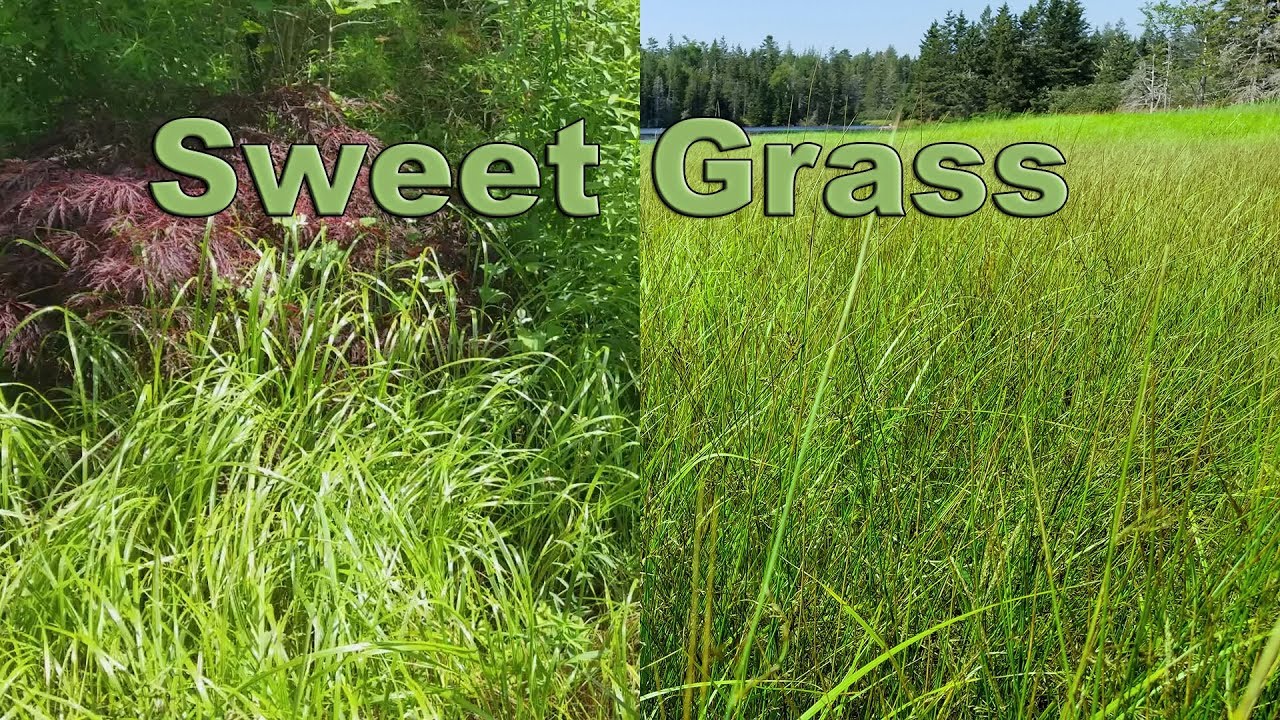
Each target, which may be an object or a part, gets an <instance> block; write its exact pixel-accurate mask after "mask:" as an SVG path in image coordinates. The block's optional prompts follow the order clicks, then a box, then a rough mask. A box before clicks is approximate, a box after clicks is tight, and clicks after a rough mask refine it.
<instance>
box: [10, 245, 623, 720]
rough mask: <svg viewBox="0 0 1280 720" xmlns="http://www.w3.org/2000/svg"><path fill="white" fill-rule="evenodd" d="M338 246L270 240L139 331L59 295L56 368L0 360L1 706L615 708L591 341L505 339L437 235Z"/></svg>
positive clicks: (606, 510)
mask: <svg viewBox="0 0 1280 720" xmlns="http://www.w3.org/2000/svg"><path fill="white" fill-rule="evenodd" d="M347 268H348V266H347V264H346V263H345V262H344V260H343V257H342V253H340V252H336V251H335V250H334V249H333V248H332V247H328V248H318V249H315V250H309V251H303V252H300V253H297V254H289V255H285V256H274V255H270V254H268V255H267V256H265V257H264V258H263V260H262V262H261V264H260V265H259V267H258V270H257V274H256V275H255V277H254V281H253V283H252V285H251V287H250V288H248V289H246V290H244V291H237V290H234V289H232V288H231V287H226V288H222V289H220V290H219V289H215V288H207V287H206V288H200V287H195V286H192V287H189V288H187V294H186V296H184V297H180V298H178V299H177V300H175V301H174V302H172V303H171V304H170V305H167V306H157V308H156V313H157V315H158V316H159V319H158V320H156V319H155V318H153V319H152V321H151V322H148V323H146V324H139V325H137V330H136V334H137V335H138V337H137V338H135V340H134V341H132V342H122V341H120V340H118V338H120V337H122V336H123V333H122V332H112V331H111V329H112V328H111V326H110V325H109V324H108V325H104V324H102V323H99V324H97V325H95V326H94V327H93V328H89V327H87V326H84V325H83V324H82V323H81V322H80V321H78V320H77V319H75V318H74V317H73V316H71V315H67V316H66V318H67V320H66V325H67V333H66V335H67V337H68V338H69V344H70V352H69V357H70V358H71V359H72V361H71V365H72V370H73V375H72V380H71V381H70V382H69V383H68V384H67V385H65V386H64V387H61V388H43V389H37V388H34V387H30V386H24V385H20V384H17V383H12V382H11V383H8V384H6V385H5V386H4V388H3V407H2V409H0V453H2V456H3V464H2V466H0V498H3V510H0V528H2V530H0V537H2V538H3V544H2V545H0V568H2V569H3V571H2V575H3V578H4V579H3V583H2V584H0V656H3V658H4V660H3V661H0V688H3V692H2V693H0V694H3V696H4V697H5V698H6V702H5V703H4V709H3V714H4V716H5V717H15V718H16V717H23V718H26V717H126V716H128V717H196V716H200V717H244V718H257V717H392V716H394V717H491V718H551V717H564V718H580V717H619V716H625V715H626V713H627V712H629V710H628V709H627V708H628V707H630V706H631V704H633V701H632V700H631V699H630V697H631V693H632V692H633V691H632V686H633V677H634V669H633V663H634V660H633V659H632V658H631V653H632V651H631V648H630V643H631V642H632V636H633V634H634V626H635V623H636V621H637V617H636V612H637V611H636V598H635V597H634V596H633V594H632V592H631V590H630V589H629V588H630V580H629V575H628V566H627V563H626V561H625V560H626V559H625V557H623V556H622V555H620V552H622V550H621V549H620V545H621V543H620V539H619V538H618V537H617V536H616V533H617V531H618V528H619V527H620V526H619V522H621V520H620V518H622V517H623V515H625V514H626V513H625V512H624V510H628V508H629V506H630V505H631V504H632V502H633V501H632V500H631V498H632V497H634V493H635V488H636V482H635V477H636V475H635V472H634V469H633V467H632V464H633V461H632V460H631V459H630V457H631V453H632V448H633V447H634V444H635V441H634V437H633V435H632V434H631V433H630V431H629V427H630V421H629V420H628V417H627V411H626V408H624V407H621V406H620V405H619V404H618V396H619V393H618V392H616V390H615V389H613V388H611V387H609V384H608V383H607V382H606V379H607V378H608V376H609V375H608V369H607V350H598V351H597V352H595V353H594V354H590V353H582V354H580V355H579V356H578V357H577V358H576V359H574V360H573V361H572V364H569V363H567V362H566V361H564V360H561V359H559V358H558V357H556V356H555V355H551V354H548V353H544V352H502V351H501V350H500V349H499V348H498V347H497V341H498V340H499V339H500V338H501V337H502V336H501V334H500V333H501V332H502V331H501V330H500V329H495V330H494V331H493V333H484V332H479V331H477V327H478V325H474V324H473V323H472V322H470V321H468V317H467V315H468V313H469V312H470V311H469V310H466V309H464V308H463V307H462V306H461V305H460V303H459V301H458V298H457V297H456V296H455V294H454V292H453V290H452V288H453V285H452V283H451V282H450V281H449V279H448V278H446V277H444V276H442V275H440V274H439V272H438V271H437V270H436V269H435V267H434V265H432V264H431V263H430V262H429V261H427V260H425V259H424V260H421V261H416V262H414V263H409V264H406V265H405V266H403V267H400V268H396V269H394V270H393V271H391V272H388V273H386V274H380V275H378V276H367V275H358V274H355V273H353V272H352V271H350V270H349V269H347ZM170 308H173V309H174V312H169V309H170ZM120 322H121V323H124V322H126V319H121V321H120ZM157 325H158V328H157ZM152 328H155V329H154V330H153V329H152ZM138 343H143V344H144V345H145V346H147V347H149V348H150V350H149V351H147V350H144V351H142V352H138V349H137V345H138Z"/></svg>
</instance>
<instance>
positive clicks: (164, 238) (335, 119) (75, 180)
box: [0, 87, 467, 367]
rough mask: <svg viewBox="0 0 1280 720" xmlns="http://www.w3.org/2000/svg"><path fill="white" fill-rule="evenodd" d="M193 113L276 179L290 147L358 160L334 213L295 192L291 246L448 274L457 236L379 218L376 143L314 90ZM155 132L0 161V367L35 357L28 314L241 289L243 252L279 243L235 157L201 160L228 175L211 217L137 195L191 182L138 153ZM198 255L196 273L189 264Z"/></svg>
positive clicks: (445, 222) (68, 143)
mask: <svg viewBox="0 0 1280 720" xmlns="http://www.w3.org/2000/svg"><path fill="white" fill-rule="evenodd" d="M198 114H200V115H203V116H206V117H211V118H214V119H217V120H219V121H220V122H222V123H223V124H224V125H226V126H227V127H228V128H229V129H230V130H231V133H232V137H233V138H235V140H236V143H237V145H239V144H241V143H261V144H266V145H268V146H270V149H271V155H272V158H273V160H274V161H275V164H276V168H277V172H278V171H279V168H281V167H282V166H283V163H284V159H285V156H286V154H287V152H288V148H289V146H290V145H291V144H295V143H313V144H315V145H318V146H319V147H320V150H321V155H322V157H324V158H325V163H326V167H327V169H328V170H329V171H330V172H332V170H333V162H334V160H335V159H336V158H337V157H338V153H339V149H340V146H341V145H343V144H361V145H368V146H369V150H368V152H367V153H366V156H365V162H364V165H363V167H362V168H361V172H360V176H359V178H358V179H357V181H356V185H355V189H354V190H353V192H352V194H351V200H350V203H349V204H348V205H347V210H346V214H344V215H342V216H338V217H317V216H316V212H315V208H314V207H313V206H312V203H311V198H310V195H309V193H308V192H307V191H306V187H305V185H304V187H303V192H301V193H300V194H299V199H298V203H297V205H296V206H295V208H294V215H295V216H303V217H305V218H306V224H305V225H304V226H303V227H302V230H301V232H300V235H299V242H301V243H302V244H304V245H305V244H308V243H310V242H314V241H315V240H317V239H318V238H321V237H323V238H326V239H327V240H328V241H330V242H334V243H336V244H338V245H339V246H341V247H343V248H347V249H349V250H350V257H351V262H352V264H353V265H354V266H356V267H357V269H360V270H376V269H377V268H378V267H379V266H382V265H386V264H390V263H394V262H398V261H400V260H404V259H407V258H411V257H415V256H417V255H419V254H421V253H422V252H424V251H426V249H427V248H432V249H434V250H435V252H436V254H437V257H438V258H439V260H440V262H441V263H442V264H443V265H445V267H444V268H443V269H445V270H446V271H450V270H453V271H458V274H459V275H460V276H462V277H465V274H464V273H462V269H463V263H464V261H465V251H466V245H467V230H466V226H465V223H464V222H463V221H462V220H461V218H460V217H459V216H458V215H457V214H456V213H452V212H447V211H446V212H441V213H437V214H435V215H433V216H431V217H428V218H423V219H421V220H419V221H418V222H416V223H408V222H405V221H403V220H401V219H398V218H393V217H390V216H388V215H386V214H385V213H384V212H382V210H381V209H380V208H379V207H378V206H377V204H376V203H375V202H374V200H373V197H372V195H371V194H370V190H369V167H370V163H371V162H372V159H373V158H374V157H375V156H376V153H377V152H378V151H379V150H380V149H381V147H382V146H381V144H380V143H379V141H378V140H377V138H375V137H373V136H372V135H369V134H368V133H364V132H362V131H360V130H357V129H355V128H352V127H350V126H349V125H347V124H346V122H345V121H344V117H343V113H342V110H341V108H340V107H338V106H337V104H336V103H335V102H334V101H333V100H332V99H331V97H330V95H329V93H328V92H327V91H325V90H324V89H323V88H317V87H305V88H297V87H294V88H282V89H277V90H274V91H271V92H269V93H266V94H264V95H261V96H255V97H231V98H220V99H216V100H214V101H212V102H210V103H208V104H207V107H206V108H204V109H203V110H201V111H200V112H199V113H198ZM158 126H159V123H157V124H155V125H153V126H151V127H150V128H145V129H142V128H137V127H128V126H121V125H109V124H107V123H100V124H98V125H95V126H90V127H85V126H82V127H78V128H69V129H65V130H64V131H62V132H61V133H60V135H59V136H58V137H57V138H56V139H55V140H53V141H50V142H46V143H45V144H44V145H43V146H41V147H39V148H36V149H33V150H32V151H31V152H29V153H27V154H28V155H29V157H28V158H26V159H11V160H2V161H0V342H3V343H4V344H5V353H4V358H3V362H4V364H7V365H8V366H10V367H19V366H21V365H23V364H25V363H29V362H32V361H33V360H35V359H36V357H37V354H38V351H39V348H40V346H41V342H42V338H43V337H44V335H45V334H46V333H47V332H48V330H49V329H50V327H49V326H48V325H47V324H43V323H40V322H35V323H28V324H27V325H26V326H25V327H22V329H21V330H18V331H17V332H16V333H15V329H16V328H18V327H19V325H20V324H21V323H22V321H23V320H24V319H25V318H26V317H27V316H29V315H30V314H31V313H33V312H35V311H37V310H38V309H39V308H41V307H46V306H50V305H63V306H67V307H71V308H73V309H76V310H77V311H79V312H82V313H84V314H85V315H86V316H88V317H93V316H94V315H95V314H100V313H101V312H103V311H105V310H113V309H118V308H122V307H128V306H130V305H136V304H138V303H140V302H141V301H143V299H144V298H145V297H146V296H148V295H149V294H150V295H155V294H158V295H160V296H161V297H163V296H164V294H165V293H166V292H170V291H172V290H173V289H175V288H176V287H178V286H180V285H181V284H182V283H185V282H186V281H188V280H190V279H191V278H193V277H195V275H196V274H197V273H198V272H200V269H201V267H206V268H211V269H212V270H214V271H216V272H217V273H218V274H219V275H220V276H222V277H224V278H229V279H232V280H233V281H237V280H243V279H244V278H243V274H244V273H243V271H244V270H245V269H246V268H248V267H250V266H251V265H252V264H253V263H254V262H255V261H256V260H257V259H258V257H259V255H258V251H257V250H256V249H255V246H257V245H260V244H262V243H263V242H265V243H268V244H283V243H284V241H285V240H286V237H287V230H286V228H285V226H284V225H283V224H282V223H280V222H279V221H278V219H276V218H271V217H268V216H267V215H266V214H265V213H264V211H263V208H262V204H261V202H260V200H259V198H258V197H257V194H256V192H255V191H254V186H253V183H252V180H251V179H250V175H249V170H248V166H247V164H246V163H245V162H244V159H243V155H242V154H241V152H240V150H239V149H238V147H237V148H234V149H228V150H213V151H209V152H212V153H213V154H216V155H218V156H219V157H222V158H223V159H224V160H226V161H227V162H229V163H230V164H231V166H232V167H233V168H234V169H235V171H236V175H237V177H238V178H239V192H238V194H237V196H236V199H235V201H234V202H233V203H232V204H231V206H230V207H229V208H227V210H225V211H223V212H222V213H220V214H218V215H216V216H214V217H213V218H211V219H204V218H182V217H176V216H172V215H169V214H167V213H165V212H164V211H163V210H161V209H160V208H159V207H158V206H157V205H156V204H155V202H154V200H153V199H152V197H151V194H150V192H149V191H148V188H147V183H148V182H150V181H152V180H171V179H178V180H180V182H181V184H182V188H183V190H184V191H186V192H187V193H189V194H193V195H194V194H198V193H200V192H203V186H202V183H200V182H198V181H195V180H192V179H191V178H185V177H181V178H180V177H178V176H177V175H175V174H174V173H172V172H169V171H167V170H165V169H164V168H162V167H160V166H159V165H158V164H157V163H156V161H155V158H154V157H153V156H152V154H151V151H150V146H151V138H152V135H153V133H154V130H155V129H156V128H157V127H158ZM206 248H207V253H208V261H209V262H207V263H203V264H202V262H201V253H202V252H203V251H206Z"/></svg>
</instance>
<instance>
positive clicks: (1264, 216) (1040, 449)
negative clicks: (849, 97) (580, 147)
mask: <svg viewBox="0 0 1280 720" xmlns="http://www.w3.org/2000/svg"><path fill="white" fill-rule="evenodd" d="M1277 127H1280V108H1276V107H1275V106H1271V107H1260V108H1231V109H1225V110H1218V111H1201V112H1186V113H1169V114H1161V115H1155V116H1148V115H1120V116H1096V117H1091V116H1081V117H1043V118H1028V119H1018V120H1010V121H990V122H976V123H964V124H953V125H939V126H921V127H917V128H910V129H905V130H903V131H901V132H900V133H898V134H897V135H894V136H890V135H889V134H887V133H886V134H870V135H858V134H850V135H847V136H844V137H839V136H836V135H830V134H826V135H813V136H810V137H800V136H794V135H788V136H786V137H785V138H780V139H778V141H785V142H800V141H801V140H812V141H815V142H818V143H820V144H822V145H823V146H824V147H825V148H826V149H827V150H830V149H832V148H833V147H835V146H836V145H838V144H840V143H842V142H854V141H858V140H871V141H877V142H886V141H889V140H890V138H891V137H892V142H893V143H894V144H895V145H896V146H898V147H899V149H900V151H901V153H902V155H903V157H904V158H906V159H907V174H908V181H907V189H906V190H907V192H908V193H910V192H915V191H919V190H921V189H922V188H921V187H920V186H919V185H918V184H917V183H915V182H914V181H913V180H911V179H910V158H911V156H912V154H913V153H914V151H915V150H916V149H918V148H919V147H921V146H923V145H925V144H928V143H930V142H938V141H952V140H954V141H962V142H968V143H971V144H973V145H975V146H976V147H978V148H979V149H980V150H981V151H982V153H983V155H984V156H985V157H986V158H987V160H988V163H990V162H991V161H992V160H993V159H994V157H995V154H996V152H997V151H998V150H999V149H1000V148H1001V147H1003V146H1005V145H1007V144H1010V143H1014V142H1024V141H1036V142H1048V143H1051V144H1053V145H1055V146H1057V147H1058V148H1060V149H1061V150H1062V152H1063V153H1064V154H1065V156H1066V158H1067V160H1068V165H1067V166H1066V167H1065V168H1064V169H1063V174H1064V176H1065V177H1066V178H1067V181H1068V183H1069V185H1070V188H1071V199H1070V201H1069V202H1068V204H1067V206H1066V208H1065V209H1064V210H1063V211H1061V212H1059V213H1058V214H1056V215H1053V216H1051V217H1049V218H1044V219H1036V220H1019V219H1014V218H1008V217H1005V216H1003V215H1001V214H1000V213H999V212H998V211H997V210H996V209H995V208H994V207H993V205H992V204H991V203H990V202H988V203H987V205H986V206H985V207H984V208H983V209H982V210H981V211H979V212H978V213H977V214H975V215H973V216H970V217H968V218H964V219H959V220H939V219H933V218H928V217H926V216H923V215H921V214H920V213H918V212H916V211H915V210H914V209H913V208H911V206H910V203H908V205H907V207H908V215H907V217H905V218H901V219H898V218H882V219H875V220H866V219H863V220H843V219H840V218H836V217H834V216H831V215H829V214H827V213H826V212H825V211H824V210H823V208H822V205H821V190H822V186H823V183H824V182H825V180H826V179H827V178H829V177H831V176H833V175H834V172H833V171H805V172H802V173H801V175H800V179H799V182H798V190H797V196H798V205H797V207H798V212H797V214H796V217H794V218H764V217H763V215H762V212H761V208H760V206H759V200H760V197H761V193H762V186H761V185H760V184H759V182H758V181H759V172H760V168H759V164H757V168H756V172H757V188H756V193H755V197H756V200H757V204H755V205H753V206H751V207H749V208H747V209H745V210H743V211H741V212H739V213H736V214H734V215H730V216H727V217H724V218H719V219H714V220H697V219H689V218H683V217H679V216H677V215H674V214H673V213H671V212H670V211H669V210H667V208H666V207H664V206H663V205H662V203H661V202H659V201H658V200H657V199H656V198H655V197H654V196H653V195H652V193H651V192H646V194H645V196H644V198H643V205H642V235H641V253H642V288H641V292H642V296H641V297H642V300H641V332H642V347H643V357H644V360H645V366H644V373H643V377H644V381H643V390H642V392H643V398H644V408H645V416H644V422H643V437H644V444H645V466H644V467H645V470H644V475H645V479H646V481H647V482H648V483H649V487H648V495H649V498H650V500H649V503H648V505H647V508H648V515H647V516H646V537H647V538H648V549H647V552H648V560H647V573H646V580H645V582H646V585H645V588H646V589H645V596H644V603H643V604H644V618H645V621H644V623H643V626H642V629H643V631H642V641H643V662H642V677H643V678H644V691H645V693H646V696H645V697H646V698H647V699H646V702H647V704H648V709H647V711H646V714H647V715H648V716H651V717H655V718H687V717H720V716H724V717H741V718H755V717H830V718H834V717H884V716H889V715H891V714H894V715H896V716H897V717H913V716H914V717H958V718H964V717H975V718H977V717H1001V718H1005V717H1028V718H1031V717H1034V718H1057V717H1093V716H1103V715H1107V716H1112V715H1118V714H1119V713H1124V715H1125V716H1126V717H1152V718H1155V717H1214V718H1216V717H1224V716H1226V715H1227V713H1228V712H1229V711H1231V710H1236V711H1241V710H1243V709H1245V707H1246V706H1251V707H1252V717H1255V718H1256V717H1270V716H1271V715H1273V714H1274V713H1275V710H1276V707H1277V702H1280V695H1277V693H1278V692H1280V691H1278V690H1277V687H1276V686H1277V684H1276V683H1275V682H1274V669H1275V668H1274V658H1275V650H1274V647H1275V642H1274V641H1273V642H1272V643H1271V644H1270V645H1268V637H1269V636H1270V637H1275V636H1274V633H1273V628H1274V627H1275V624H1276V622H1277V617H1278V615H1280V597H1278V596H1280V520H1277V510H1280V476H1277V472H1276V467H1277V463H1280V225H1278V224H1277V220H1276V218H1277V217H1280V175H1277V174H1276V173H1270V172H1269V171H1268V170H1267V169H1266V167H1265V166H1266V161H1265V160H1264V158H1269V157H1275V156H1278V155H1280V139H1278V138H1277V135H1276V134H1275V132H1274V130H1275V128H1277ZM769 140H771V139H766V138H756V139H755V140H754V142H755V144H756V146H757V147H756V148H753V149H752V150H751V151H744V152H742V153H738V154H739V155H746V154H748V152H749V153H758V152H759V151H758V146H759V145H761V144H763V142H767V141H769ZM707 152H708V150H706V149H705V148H703V149H698V150H695V152H694V153H693V156H692V157H691V158H690V161H691V167H693V168H695V169H696V168H697V167H699V166H700V161H701V159H703V158H705V157H706V156H707ZM756 157H757V158H758V154H757V155H756ZM642 166H644V167H645V168H646V172H647V168H648V163H647V162H646V163H642ZM983 174H984V176H985V177H986V178H987V179H988V184H989V185H990V186H991V188H992V192H995V191H999V190H1004V189H1005V188H1003V187H1000V186H999V185H998V183H996V182H995V181H994V179H993V175H992V173H991V172H990V171H989V170H987V169H984V170H983ZM645 181H646V182H645V186H646V187H649V186H650V184H649V182H648V178H647V177H646V179H645ZM845 307H847V308H848V313H847V314H845V313H842V308H845ZM748 639H749V642H748ZM1251 698H1256V701H1255V700H1253V699H1251Z"/></svg>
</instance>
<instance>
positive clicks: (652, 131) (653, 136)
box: [640, 125, 890, 140]
mask: <svg viewBox="0 0 1280 720" xmlns="http://www.w3.org/2000/svg"><path fill="white" fill-rule="evenodd" d="M742 129H743V130H746V131H747V134H748V135H773V134H777V133H820V132H864V131H868V130H888V129H890V128H888V127H882V126H880V125H765V126H761V127H744V128H742ZM663 130H666V128H640V139H641V140H657V139H658V136H659V135H661V134H662V131H663Z"/></svg>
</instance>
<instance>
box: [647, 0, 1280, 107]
mask: <svg viewBox="0 0 1280 720" xmlns="http://www.w3.org/2000/svg"><path fill="white" fill-rule="evenodd" d="M1143 13H1144V21H1143V24H1142V25H1143V27H1142V32H1140V33H1139V34H1136V35H1133V34H1130V32H1129V31H1128V29H1127V28H1126V27H1125V26H1124V25H1123V24H1120V25H1118V26H1110V25H1108V26H1104V27H1101V28H1093V27H1092V26H1091V25H1090V24H1089V22H1088V19H1087V18H1086V17H1085V13H1084V9H1083V8H1082V7H1081V5H1080V2H1079V0H1036V1H1035V2H1033V3H1032V4H1031V5H1030V6H1029V7H1027V8H1026V9H1025V10H1023V11H1021V12H1016V11H1014V10H1012V9H1011V8H1010V7H1009V5H1008V4H1005V5H1002V6H1000V7H999V8H998V9H994V10H993V9H992V8H990V7H988V8H987V9H986V10H984V11H983V12H982V13H981V15H980V16H979V17H978V18H976V19H970V18H967V17H966V16H965V14H964V13H962V12H961V13H947V15H946V16H945V17H944V18H942V19H940V20H937V21H935V22H933V23H932V24H931V25H930V26H929V29H928V30H927V31H926V32H925V35H924V38H923V39H922V40H921V42H920V48H919V52H918V53H917V55H916V57H914V58H912V57H909V56H906V55H900V54H898V53H897V52H896V51H895V50H894V49H893V48H892V47H890V48H888V49H887V50H883V51H880V52H872V51H869V50H868V51H864V52H862V53H859V54H857V55H854V54H851V53H850V52H849V51H847V50H841V51H836V50H830V51H828V52H826V53H819V52H817V51H813V50H810V51H805V52H801V53H797V52H795V51H793V50H792V49H791V48H790V47H788V48H786V49H781V48H779V46H778V44H777V42H776V41H775V40H774V39H773V37H767V38H765V41H764V43H762V44H761V45H760V47H758V48H755V49H752V50H744V49H743V48H742V47H738V46H734V47H729V46H728V45H727V44H726V43H724V42H723V41H716V42H712V43H710V44H707V43H703V42H697V41H692V40H689V39H687V38H686V39H684V40H683V41H682V42H679V43H677V42H675V41H674V40H672V39H668V41H667V44H666V45H665V46H660V45H659V44H658V43H657V42H656V41H654V40H652V39H650V40H649V42H648V43H647V45H646V46H645V47H644V49H643V65H642V75H641V98H640V101H641V105H640V108H641V124H643V125H645V126H650V127H665V126H667V125H670V124H672V123H673V122H676V121H678V120H680V119H681V118H684V117H692V116H698V115H706V116H715V117H725V118H729V119H732V120H735V121H737V122H740V123H742V124H747V125H812V124H842V125H843V124H849V123H854V122H866V121H869V120H883V119H896V118H900V117H912V118H918V119H922V120H937V119H942V118H965V117H972V116H974V115H982V114H991V115H1005V114H1011V113H1023V112H1046V111H1049V112H1105V111H1111V110H1116V109H1120V108H1124V109H1130V110H1157V109H1165V108H1171V107H1187V106H1199V105H1213V104H1226V103H1235V102H1254V101H1258V100H1265V99H1270V98H1276V97H1280V0H1178V1H1176V2H1170V1H1166V2H1159V3H1155V4H1151V5H1148V6H1147V7H1146V8H1144V10H1143Z"/></svg>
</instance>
